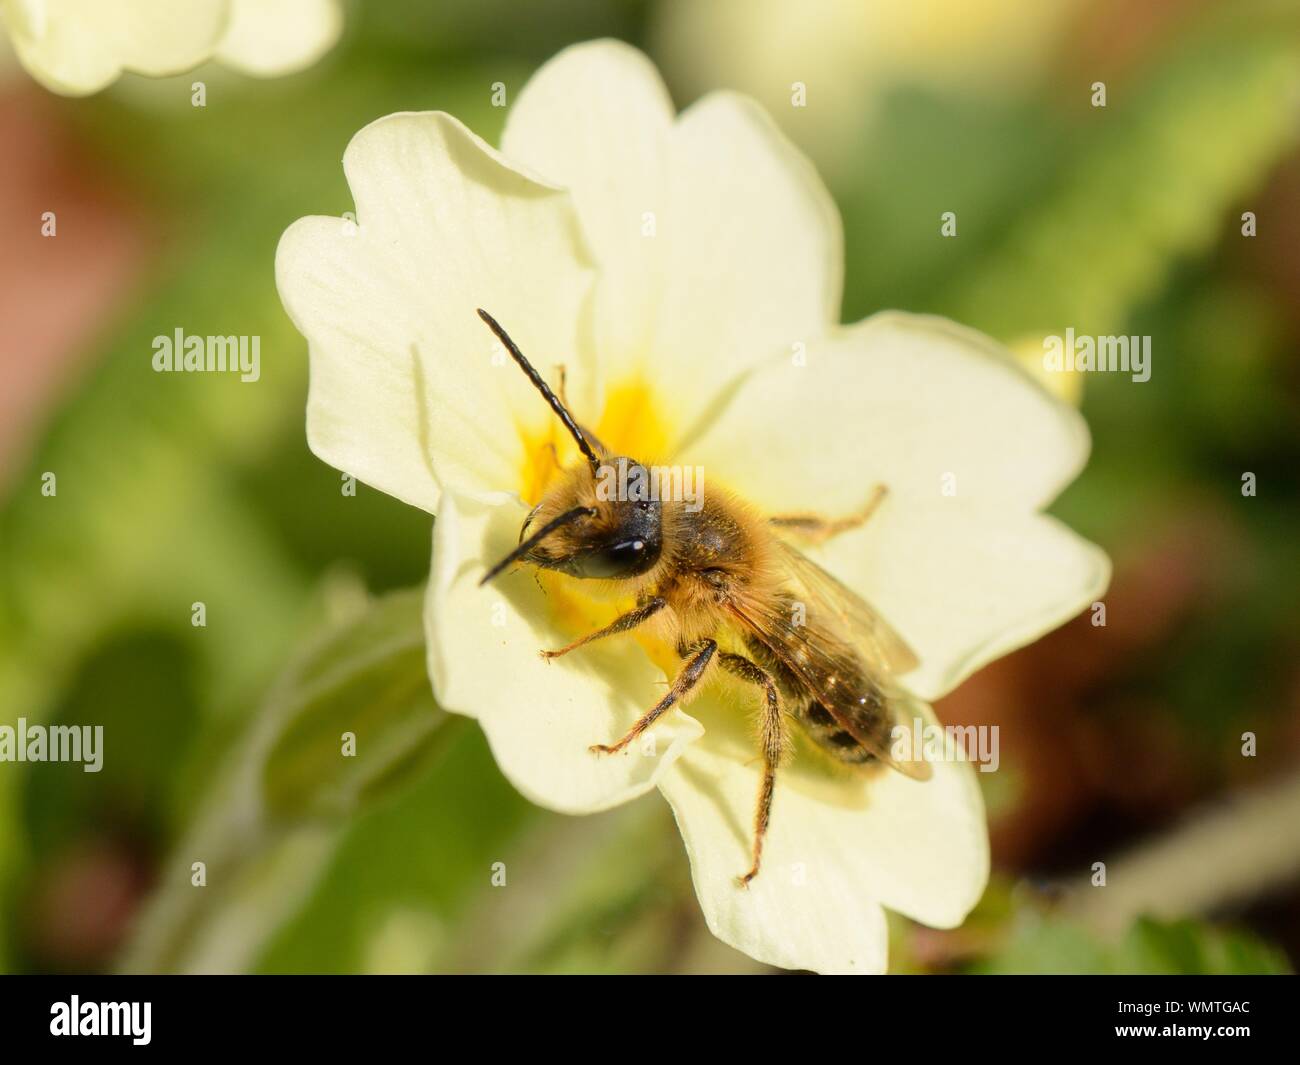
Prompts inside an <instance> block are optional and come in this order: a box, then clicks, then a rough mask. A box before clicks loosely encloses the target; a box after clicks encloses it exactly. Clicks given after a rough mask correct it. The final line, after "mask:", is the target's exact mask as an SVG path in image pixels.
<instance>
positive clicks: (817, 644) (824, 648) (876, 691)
mask: <svg viewBox="0 0 1300 1065" xmlns="http://www.w3.org/2000/svg"><path fill="white" fill-rule="evenodd" d="M810 565H811V563H810ZM827 576H828V577H829V575H827ZM832 579H833V578H832ZM840 587H842V586H840ZM805 590H806V589H805ZM845 591H846V592H847V589H845ZM848 594H850V595H851V594H852V593H848ZM859 602H860V600H859ZM863 605H864V606H865V604H863ZM806 606H807V613H808V615H809V617H808V618H807V619H804V620H803V621H802V622H801V620H800V619H798V618H796V617H795V616H794V615H793V612H792V611H791V610H789V609H788V607H789V604H788V602H787V603H780V602H779V601H778V602H777V603H771V602H761V601H758V600H747V601H745V602H741V603H732V604H731V605H730V607H729V609H730V611H731V613H732V614H733V616H734V617H735V618H736V620H737V622H738V623H739V624H740V626H741V627H742V628H744V629H745V630H747V631H748V632H749V633H751V634H752V635H753V636H754V637H755V638H756V639H758V640H759V641H760V642H761V643H762V644H763V645H764V646H765V647H766V648H767V649H768V650H769V651H770V652H771V653H772V654H773V655H775V656H776V658H778V659H779V660H780V661H781V662H782V663H783V664H784V665H785V667H786V668H787V669H788V670H789V671H790V672H791V673H792V674H794V675H795V677H797V678H798V679H799V681H800V682H801V683H802V684H803V686H804V687H805V688H806V689H807V690H808V691H809V692H811V693H812V694H813V695H815V696H816V698H817V701H818V702H819V703H820V704H821V705H822V706H823V707H825V709H826V710H827V712H828V713H830V715H831V716H832V717H833V718H834V719H835V722H836V724H838V725H839V727H840V728H842V729H844V731H846V732H847V733H849V735H851V736H852V737H853V738H854V739H855V740H857V741H858V743H859V744H861V745H862V746H863V747H864V748H866V749H867V750H868V751H870V752H871V753H872V754H873V755H874V756H875V757H876V758H877V759H878V760H879V761H881V762H883V763H884V764H885V765H888V766H890V767H891V768H893V769H896V770H898V771H899V772H900V773H902V774H903V775H904V776H907V777H911V778H912V779H913V780H928V779H929V778H930V767H929V765H928V764H926V762H924V761H923V760H922V761H907V762H904V761H900V760H898V759H896V758H894V757H893V755H892V754H891V753H890V751H889V744H888V741H882V740H881V739H880V738H879V734H877V733H873V732H872V731H870V730H868V729H867V728H865V727H864V726H863V723H862V722H861V721H859V720H855V718H854V715H853V713H852V708H853V707H854V706H855V705H856V701H857V699H858V698H860V697H861V696H863V695H866V694H867V692H865V691H863V692H854V691H849V690H847V689H846V688H845V687H844V685H845V683H846V678H863V682H864V683H865V684H868V685H870V687H871V694H873V695H875V696H878V697H879V703H880V709H881V710H882V711H883V712H884V713H885V714H887V715H888V716H889V718H890V719H891V722H892V724H891V732H892V728H893V727H895V726H899V727H904V728H910V718H911V717H915V716H924V711H923V710H921V709H919V706H920V704H919V703H918V701H917V700H916V699H915V698H914V697H913V696H911V695H909V694H908V693H907V692H906V691H904V690H903V689H902V688H901V687H899V685H898V684H896V683H895V682H894V680H893V678H892V677H891V676H890V675H889V673H888V671H887V670H882V669H881V668H880V667H879V666H878V665H877V663H876V662H873V661H870V660H867V659H864V658H863V657H862V655H861V653H860V651H859V650H858V649H857V646H856V645H855V644H856V643H861V640H860V639H859V640H858V641H854V642H851V641H850V638H851V636H852V635H854V634H850V633H845V634H844V635H840V634H839V632H838V631H836V630H833V629H832V628H830V627H828V626H826V625H824V624H823V623H821V622H820V621H819V620H818V619H819V618H821V617H830V618H832V624H834V623H835V622H834V618H835V613H834V611H833V610H831V607H832V604H830V603H827V602H826V601H825V600H823V599H822V598H820V597H816V598H814V597H812V596H811V594H810V602H808V603H807V604H806ZM872 616H873V617H874V615H872ZM869 643H872V644H874V641H869ZM902 646H904V647H905V646H906V645H902Z"/></svg>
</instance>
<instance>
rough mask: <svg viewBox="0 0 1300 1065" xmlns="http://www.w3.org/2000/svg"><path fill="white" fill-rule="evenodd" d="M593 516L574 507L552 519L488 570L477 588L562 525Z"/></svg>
mask: <svg viewBox="0 0 1300 1065" xmlns="http://www.w3.org/2000/svg"><path fill="white" fill-rule="evenodd" d="M595 516H596V512H595V511H594V510H593V509H592V508H591V507H574V508H573V509H572V510H566V511H565V512H564V513H563V514H561V515H560V516H559V517H558V518H552V519H551V520H550V521H548V522H547V523H546V524H545V525H543V526H542V527H541V528H540V529H538V530H537V531H536V532H535V533H533V535H532V536H530V537H529V538H528V539H527V540H525V541H524V542H523V543H522V544H520V545H519V546H518V547H516V548H515V549H514V550H513V551H511V552H510V554H508V555H506V557H505V558H503V559H502V560H501V561H500V562H498V563H497V564H496V565H495V566H493V567H492V568H491V569H490V570H488V571H487V573H485V574H484V575H483V579H482V580H481V581H479V582H478V584H479V587H480V588H482V587H483V585H485V584H487V582H488V581H490V580H491V579H492V578H493V577H495V576H496V575H497V574H498V573H500V572H501V571H502V570H503V569H505V568H506V567H507V566H508V565H510V564H511V563H512V562H517V561H518V560H519V559H521V558H523V557H524V555H526V554H528V552H529V551H531V550H532V549H533V548H534V547H536V546H537V544H538V543H539V542H541V541H542V540H544V539H545V538H546V537H548V536H550V535H551V533H553V532H555V530H556V529H558V528H560V527H561V526H563V525H568V524H569V523H570V522H574V521H577V520H578V519H579V518H593V517H595Z"/></svg>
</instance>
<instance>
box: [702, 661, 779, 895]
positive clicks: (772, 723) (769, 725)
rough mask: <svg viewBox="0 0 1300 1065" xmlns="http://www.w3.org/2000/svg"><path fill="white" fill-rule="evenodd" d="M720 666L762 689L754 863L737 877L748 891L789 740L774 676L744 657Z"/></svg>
mask: <svg viewBox="0 0 1300 1065" xmlns="http://www.w3.org/2000/svg"><path fill="white" fill-rule="evenodd" d="M718 664H719V665H721V666H722V668H723V669H725V670H726V671H727V672H728V673H731V674H732V675H733V676H737V677H739V678H740V679H741V680H745V681H748V682H749V683H750V684H755V685H757V686H758V687H760V688H762V689H763V694H764V702H763V725H762V744H763V782H762V784H761V785H760V786H759V790H758V808H757V810H756V811H755V813H754V862H753V864H752V865H751V866H750V867H749V872H747V873H746V874H745V875H744V876H738V877H736V884H737V885H738V886H740V887H749V882H750V881H751V880H753V879H754V877H756V876H758V867H759V865H760V864H761V863H762V861H763V840H764V838H765V837H766V836H767V826H768V823H769V822H770V821H771V819H772V796H773V794H774V793H775V791H776V770H777V767H778V766H779V765H780V764H781V762H782V760H783V759H784V757H785V753H786V749H787V739H786V734H785V724H784V722H783V720H782V717H781V700H780V698H779V697H778V695H777V691H776V682H775V681H773V680H772V677H771V675H770V674H769V673H768V672H767V671H766V670H764V669H762V668H761V667H759V666H758V665H756V664H755V663H753V662H751V661H750V660H749V659H748V658H746V657H744V656H743V655H733V654H726V653H724V654H721V655H719V656H718Z"/></svg>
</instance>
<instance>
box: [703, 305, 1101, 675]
mask: <svg viewBox="0 0 1300 1065" xmlns="http://www.w3.org/2000/svg"><path fill="white" fill-rule="evenodd" d="M753 426H761V427H762V430H761V431H760V432H755V430H754V429H753V428H752V427H753ZM1087 454H1088V433H1087V427H1086V425H1085V424H1084V422H1083V419H1082V418H1081V417H1080V416H1079V414H1078V412H1077V411H1075V410H1074V409H1073V408H1071V407H1069V406H1067V405H1066V404H1064V403H1062V402H1060V401H1059V400H1056V399H1054V398H1053V397H1051V396H1049V395H1048V394H1047V393H1046V392H1045V391H1043V389H1042V388H1041V387H1039V386H1038V385H1037V384H1036V383H1035V382H1034V381H1033V380H1032V379H1031V378H1030V377H1029V376H1028V375H1027V374H1025V372H1024V371H1023V370H1022V369H1021V368H1020V367H1019V366H1017V365H1016V364H1015V362H1014V361H1013V360H1012V359H1011V358H1010V357H1009V356H1007V355H1006V354H1005V353H1004V352H1002V350H1001V349H1000V348H998V347H997V346H996V345H995V344H993V342H992V341H989V340H987V339H985V338H983V337H981V336H980V335H979V334H976V333H974V332H971V331H969V330H966V329H962V328H961V327H959V326H956V325H954V324H952V323H950V322H946V321H944V320H942V319H937V318H925V317H917V316H912V315H905V314H899V313H889V314H882V315H877V316H875V317H874V318H871V319H868V320H867V321H866V322H863V323H861V324H859V325H857V326H853V327H851V328H848V329H845V330H843V331H841V332H840V333H839V334H838V335H837V336H836V337H835V338H833V339H831V340H828V341H826V342H823V343H821V344H817V345H813V346H810V347H809V349H808V351H807V360H806V363H805V364H804V365H798V364H796V363H794V362H792V361H790V360H784V361H782V362H779V363H773V364H771V365H769V366H767V367H765V368H764V369H763V370H761V371H758V372H756V373H755V374H753V375H752V376H751V377H750V378H749V379H748V380H747V381H746V382H745V383H744V384H743V385H742V386H741V388H740V389H739V391H738V392H737V394H736V396H735V397H734V400H733V402H732V403H731V405H730V406H729V407H728V408H727V409H726V411H725V412H724V413H723V414H722V416H721V417H720V418H719V419H718V420H717V421H716V422H714V423H713V424H712V425H711V426H710V427H709V429H708V430H707V431H706V433H705V435H704V436H703V437H702V438H701V439H700V440H699V441H697V442H696V444H695V446H694V447H693V448H692V449H691V453H690V455H689V456H687V457H688V458H689V460H690V461H691V462H694V463H699V464H701V465H703V467H704V470H705V476H706V483H708V482H712V483H721V484H726V485H728V486H730V487H732V488H734V489H736V490H737V491H739V492H740V493H741V494H742V495H744V496H745V497H746V498H748V499H750V500H751V501H752V502H754V503H756V504H757V505H758V506H759V507H761V508H762V509H763V510H764V511H765V512H766V513H768V514H780V513H790V512H795V513H801V512H810V511H811V512H814V513H818V514H822V515H825V516H828V517H844V516H847V515H851V514H853V513H855V512H856V511H858V510H859V509H861V507H862V506H863V504H864V503H866V502H867V501H868V500H869V499H870V497H871V493H872V489H873V487H874V486H875V485H884V486H886V487H887V488H888V492H889V494H888V495H887V496H886V497H885V499H884V501H883V502H882V503H881V505H880V507H879V509H878V510H876V511H875V512H874V513H873V514H872V516H871V518H870V519H869V520H868V521H867V523H866V524H865V525H864V526H861V527H860V528H858V529H855V530H851V531H848V532H844V533H841V534H839V535H838V536H836V537H834V538H832V539H831V540H830V541H829V542H828V543H827V544H826V545H825V546H824V548H822V549H821V550H811V549H810V550H808V553H809V554H810V555H811V556H813V557H814V558H817V559H819V560H820V561H821V562H822V563H823V564H824V565H825V566H826V567H827V568H828V569H829V570H831V572H833V573H834V574H835V575H836V576H837V577H839V578H840V579H841V580H842V581H844V582H845V583H846V584H848V585H849V586H850V587H852V588H853V589H854V590H855V591H857V592H858V593H859V594H860V595H862V596H863V598H865V599H866V600H867V601H868V602H870V603H871V604H872V605H873V606H874V607H875V608H876V609H877V610H879V611H880V613H881V614H882V615H883V616H884V617H885V618H886V619H887V620H888V621H889V622H890V624H891V625H893V626H894V628H896V629H897V630H898V631H899V632H900V633H901V634H902V636H903V637H904V638H905V639H906V640H907V642H908V643H909V644H911V646H912V649H913V650H914V651H916V653H917V654H918V656H919V657H920V659H921V667H920V668H919V669H918V670H916V671H915V672H913V673H911V674H909V675H908V676H907V678H906V682H907V684H908V686H909V687H910V688H912V689H913V690H914V691H916V692H917V693H918V694H920V695H922V696H923V697H925V698H930V699H934V698H938V697H939V696H940V695H942V694H944V693H945V692H947V691H949V690H951V689H952V688H953V687H955V686H956V685H957V684H958V683H960V682H961V680H962V679H964V678H965V677H966V676H968V675H969V674H970V673H971V672H973V671H974V670H976V669H978V668H979V667H980V666H982V665H984V664H985V663H987V662H989V661H991V660H992V659H994V658H997V657H998V656H1000V655H1003V654H1006V653H1007V652H1008V651H1011V650H1014V649H1015V648H1017V647H1020V646H1023V645H1024V644H1026V643H1029V642H1031V641H1032V640H1033V639H1035V638H1036V637H1038V636H1040V635H1042V634H1043V633H1044V632H1047V631H1049V630H1050V629H1052V628H1054V627H1056V626H1057V625H1059V624H1061V623H1062V622H1064V621H1066V620H1067V619H1069V618H1070V617H1073V616H1074V615H1075V614H1077V613H1078V612H1079V611H1080V610H1082V609H1083V608H1084V607H1086V606H1087V605H1088V604H1089V603H1091V602H1093V601H1094V600H1095V599H1096V598H1097V597H1098V596H1100V595H1101V593H1102V592H1103V591H1104V590H1105V587H1106V584H1107V581H1108V580H1109V575H1110V565H1109V562H1108V560H1107V559H1106V556H1105V555H1104V553H1102V552H1101V551H1100V550H1099V549H1098V548H1096V547H1094V546H1093V545H1092V544H1089V543H1088V542H1087V541H1085V540H1082V539H1081V538H1079V537H1078V536H1076V535H1075V534H1074V533H1072V532H1070V531H1069V530H1068V529H1066V528H1065V527H1064V526H1062V525H1061V524H1060V523H1058V522H1056V521H1054V520H1053V519H1051V518H1048V517H1044V516H1042V515H1039V514H1037V513H1035V511H1036V509H1037V508H1038V507H1041V506H1043V505H1045V504H1046V503H1048V502H1049V501H1050V500H1051V499H1052V498H1053V497H1054V496H1055V495H1056V494H1057V492H1059V491H1060V489H1061V488H1062V487H1063V486H1064V485H1065V484H1067V483H1068V482H1069V481H1070V480H1071V479H1073V477H1074V476H1075V475H1076V474H1077V473H1078V471H1079V470H1080V469H1081V468H1082V466H1083V464H1084V461H1085V460H1086V458H1087ZM706 490H707V488H706Z"/></svg>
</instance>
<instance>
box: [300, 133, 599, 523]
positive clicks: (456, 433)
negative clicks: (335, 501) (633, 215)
mask: <svg viewBox="0 0 1300 1065" xmlns="http://www.w3.org/2000/svg"><path fill="white" fill-rule="evenodd" d="M343 166H344V170H345V171H346V173H347V176H348V183H349V185H350V186H351V189H352V194H353V196H354V198H355V200H356V207H357V220H356V222H355V223H353V222H351V221H347V220H345V219H342V218H319V217H317V218H304V219H300V220H299V221H297V222H296V223H294V224H293V225H292V226H290V228H289V229H288V230H287V231H286V232H285V234H284V236H283V237H282V238H281V240H280V247H279V250H278V252H277V254H276V282H277V284H278V285H279V289H280V296H281V299H282V300H283V301H284V305H285V308H286V310H287V311H288V312H289V316H290V317H291V318H292V319H293V321H294V324H295V325H296V326H297V327H298V330H299V331H300V332H301V333H302V334H303V335H304V336H305V337H306V338H307V341H308V351H309V354H310V357H311V388H310V392H309V395H308V401H307V437H308V442H309V444H310V445H311V448H312V450H313V451H314V452H315V453H316V454H317V455H318V456H320V457H321V458H322V459H324V460H325V461H326V462H328V463H330V464H331V465H333V466H336V467H338V468H339V469H342V470H346V471H347V472H349V473H351V474H354V475H355V476H357V477H359V478H361V479H362V480H363V481H365V482H366V483H368V484H371V485H374V486H375V487H376V488H379V489H381V490H382V491H384V492H387V493H389V494H390V495H394V496H397V497H398V498H399V499H403V500H405V501H406V502H408V503H411V504H414V505H415V506H419V507H423V508H424V509H426V510H429V511H433V510H435V509H436V507H437V503H438V495H439V487H440V485H441V486H452V487H456V488H459V489H460V490H462V491H467V492H480V491H511V490H515V489H517V488H518V487H519V483H520V476H521V470H523V469H524V467H525V458H524V456H525V449H526V445H525V440H524V437H525V435H526V432H525V431H526V430H527V429H528V427H535V428H536V430H537V433H538V435H539V436H540V435H541V434H542V433H543V432H544V431H545V430H546V429H547V428H549V424H550V423H549V421H548V419H553V417H554V416H553V415H552V414H551V413H550V412H549V410H548V409H547V408H546V404H545V403H543V402H542V401H541V399H540V398H539V397H538V396H537V394H536V392H534V391H533V390H532V389H531V388H530V387H529V385H528V382H527V381H526V380H525V379H524V377H523V376H522V375H521V374H520V373H519V371H518V369H517V368H516V367H515V365H514V363H513V362H511V360H510V359H509V358H507V357H505V353H504V352H503V351H502V350H501V348H500V345H499V344H498V343H497V342H496V340H495V339H494V338H493V336H492V335H491V333H489V332H488V330H487V328H486V327H485V326H484V324H483V322H482V321H480V320H479V318H478V316H477V314H476V313H475V310H476V308H479V307H483V308H486V309H487V310H488V311H490V312H491V313H492V314H493V315H495V316H496V318H497V319H498V320H499V321H500V322H501V323H502V325H504V326H505V328H506V329H507V330H509V331H510V333H511V334H512V335H513V337H514V338H515V340H516V341H517V342H518V343H519V344H520V346H521V347H522V348H523V350H524V351H525V352H526V353H527V354H528V355H529V356H530V357H531V359H532V360H533V362H534V363H535V364H536V365H537V366H539V367H543V368H546V367H550V366H551V365H553V364H554V363H557V362H564V363H566V364H567V365H568V367H569V369H570V371H571V372H570V376H569V391H570V393H571V394H576V395H578V396H579V397H585V396H590V395H591V394H592V393H591V390H592V389H594V388H595V367H594V364H593V362H592V361H591V359H590V345H589V343H586V342H584V341H582V340H580V334H581V333H582V330H583V326H582V323H583V321H584V318H585V314H584V305H585V302H586V299H587V296H588V292H589V289H590V286H591V273H590V263H589V260H588V258H587V253H586V250H585V247H584V245H583V243H582V238H581V234H580V232H579V230H578V224H577V219H576V216H575V215H574V213H573V210H572V206H571V204H570V201H569V197H568V194H567V193H565V192H563V191H560V190H557V189H553V188H551V187H549V186H546V185H542V184H539V183H538V182H537V181H536V180H534V179H533V178H532V177H529V176H528V175H526V174H524V173H522V172H521V171H519V170H517V169H515V168H514V167H512V166H511V165H510V164H508V163H507V162H505V161H504V160H503V159H502V158H501V157H500V156H499V155H498V154H497V153H496V152H495V151H494V150H493V149H492V148H490V147H488V146H487V145H486V144H484V143H483V142H482V141H481V140H479V138H477V137H475V136H474V135H473V134H472V133H470V132H469V131H468V130H467V129H465V127H464V126H462V125H461V124H460V123H459V122H457V121H456V120H455V119H454V118H451V117H450V116H449V115H444V114H437V113H428V114H397V115H389V116H388V117H387V118H382V119H379V120H378V121H377V122H373V123H371V124H370V125H369V126H367V127H366V128H365V129H363V130H362V131H361V132H360V133H358V134H357V135H356V136H355V137H354V138H353V139H352V143H351V144H349V145H348V149H347V152H346V153H345V155H344V159H343ZM575 371H576V372H575ZM587 402H590V400H587Z"/></svg>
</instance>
